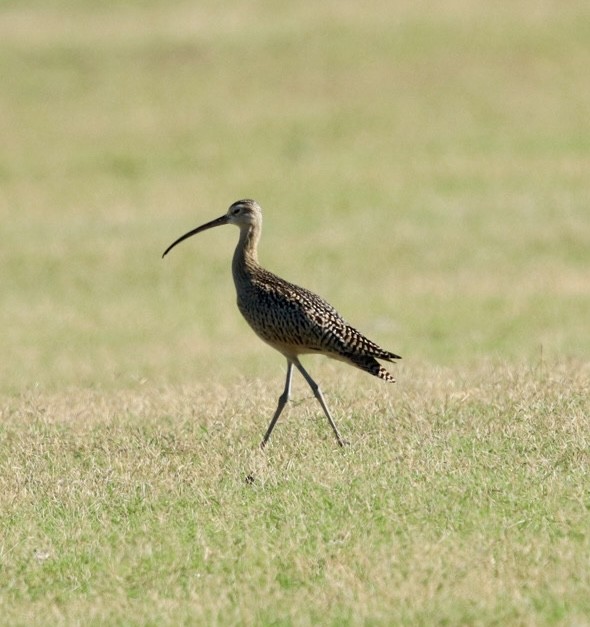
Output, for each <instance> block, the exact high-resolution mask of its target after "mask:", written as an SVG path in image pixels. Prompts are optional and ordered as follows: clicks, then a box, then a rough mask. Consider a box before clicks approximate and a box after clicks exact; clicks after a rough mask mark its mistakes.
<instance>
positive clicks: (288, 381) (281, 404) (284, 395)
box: [260, 360, 293, 448]
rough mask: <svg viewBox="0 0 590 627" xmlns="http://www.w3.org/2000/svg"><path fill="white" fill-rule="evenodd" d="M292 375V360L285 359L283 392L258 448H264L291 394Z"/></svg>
mask: <svg viewBox="0 0 590 627" xmlns="http://www.w3.org/2000/svg"><path fill="white" fill-rule="evenodd" d="M292 376H293V362H292V361H290V360H287V379H286V380H285V389H284V390H283V393H282V394H281V395H280V396H279V404H278V405H277V410H276V411H275V415H274V416H273V417H272V420H271V421H270V424H269V425H268V429H267V430H266V433H265V434H264V437H263V438H262V442H261V443H260V448H264V447H265V446H266V443H267V442H268V438H270V434H271V433H272V430H273V429H274V426H275V424H276V423H277V420H278V419H279V416H280V415H281V412H282V411H283V409H284V407H285V405H286V404H287V401H288V400H289V396H290V395H291V377H292Z"/></svg>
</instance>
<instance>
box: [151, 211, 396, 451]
mask: <svg viewBox="0 0 590 627" xmlns="http://www.w3.org/2000/svg"><path fill="white" fill-rule="evenodd" d="M225 224H234V225H236V226H237V227H238V228H239V229H240V236H239V240H238V244H237V246H236V249H235V251H234V255H233V260H232V275H233V280H234V284H235V288H236V292H237V305H238V309H239V310H240V312H241V314H242V316H243V317H244V318H245V320H246V322H247V323H248V324H249V325H250V327H252V329H253V331H254V332H255V333H256V335H258V337H259V338H260V339H262V340H263V341H264V342H266V343H267V344H269V345H270V346H271V347H272V348H274V349H276V350H277V351H278V352H279V353H281V354H282V355H283V356H284V357H285V358H286V360H287V376H286V380H285V387H284V389H283V392H282V394H281V395H280V397H279V400H278V404H277V408H276V410H275V413H274V415H273V417H272V419H271V421H270V424H269V426H268V428H267V430H266V433H265V434H264V437H263V439H262V442H261V443H260V447H261V448H262V449H264V448H265V447H266V445H267V443H268V440H269V438H270V435H271V433H272V431H273V429H274V427H275V425H276V423H277V420H278V419H279V416H280V415H281V412H282V411H283V409H284V407H285V405H286V404H287V402H288V401H289V398H290V396H291V380H292V375H293V367H295V368H297V370H298V371H299V372H300V373H301V375H302V376H303V378H304V379H305V381H306V382H307V384H308V385H309V387H310V388H311V390H312V392H313V394H314V396H315V398H316V399H317V400H318V402H319V404H320V405H321V407H322V410H323V412H324V414H325V415H326V417H327V419H328V422H329V423H330V426H331V427H332V431H333V432H334V435H335V436H336V441H337V442H338V444H339V445H340V446H344V445H345V444H346V443H347V442H346V441H345V440H344V439H343V438H342V436H341V435H340V432H339V431H338V428H337V427H336V423H335V422H334V419H333V418H332V414H331V413H330V410H329V409H328V406H327V404H326V401H325V399H324V395H323V394H322V391H321V389H320V387H319V385H318V384H317V383H316V382H315V381H314V380H313V379H312V377H311V376H310V375H309V373H308V372H307V370H306V369H305V368H304V367H303V365H302V364H301V361H300V360H299V356H300V355H303V354H310V353H315V354H321V355H325V356H327V357H331V358H332V359H337V360H340V361H343V362H345V363H348V364H350V365H352V366H355V367H356V368H360V369H361V370H364V371H365V372H368V373H369V374H372V375H374V376H376V377H379V378H380V379H382V380H383V381H386V382H389V383H393V382H395V379H394V378H393V376H392V375H391V374H390V373H389V372H388V371H387V370H385V368H384V367H383V366H382V365H381V364H380V363H379V361H377V360H382V361H386V362H392V363H395V360H397V359H401V357H400V356H399V355H396V354H395V353H392V352H389V351H387V350H385V349H383V348H381V347H380V346H379V345H378V344H376V343H375V342H372V341H371V340H369V339H368V338H367V337H365V336H364V335H363V334H362V333H360V332H359V331H357V330H356V329H355V328H354V327H352V326H351V325H349V324H348V323H347V322H345V321H344V319H343V318H342V317H341V316H340V314H339V313H338V312H337V311H336V309H334V307H332V305H330V304H329V303H328V302H326V301H325V300H324V299H323V298H321V297H320V296H318V295H317V294H314V293H313V292H311V291H309V290H307V289H305V288H303V287H299V286H298V285H295V284H294V283H290V282H288V281H285V280H284V279H282V278H280V277H278V276H277V275H276V274H273V273H272V272H269V271H268V270H266V269H265V268H263V267H262V266H261V265H260V264H259V263H258V243H259V241H260V235H261V232H262V209H261V207H260V205H259V204H258V203H257V202H256V201H255V200H251V199H243V200H237V201H236V202H234V203H232V204H231V205H230V206H229V208H228V210H227V212H226V213H225V214H223V215H222V216H220V217H219V218H216V219H215V220H211V221H210V222H207V223H206V224H203V225H201V226H199V227H197V228H194V229H192V230H191V231H188V233H185V234H184V235H182V236H181V237H179V238H178V239H176V240H175V241H174V242H172V244H170V246H168V248H166V250H165V251H164V254H163V255H162V258H164V257H165V256H166V255H167V254H168V253H169V252H170V251H171V250H172V249H173V248H174V247H175V246H177V245H178V244H180V243H181V242H183V241H184V240H186V239H188V238H189V237H192V236H193V235H197V233H202V232H203V231H206V230H208V229H212V228H215V227H218V226H223V225H225Z"/></svg>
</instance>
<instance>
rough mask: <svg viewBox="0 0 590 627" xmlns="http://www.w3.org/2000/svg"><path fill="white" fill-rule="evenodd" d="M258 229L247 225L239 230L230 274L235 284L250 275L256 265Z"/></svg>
mask: <svg viewBox="0 0 590 627" xmlns="http://www.w3.org/2000/svg"><path fill="white" fill-rule="evenodd" d="M259 239H260V228H259V227H255V226H252V225H249V226H247V227H244V228H242V229H241V230H240V239H239V241H238V245H237V246H236V250H235V251H234V258H233V261H232V273H233V275H234V281H235V282H236V284H237V283H238V280H239V279H240V278H242V279H243V278H246V277H248V276H250V275H251V274H252V272H253V271H254V270H256V268H258V267H259V265H258V251H257V249H258V240H259Z"/></svg>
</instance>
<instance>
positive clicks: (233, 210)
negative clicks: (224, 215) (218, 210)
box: [231, 207, 240, 216]
mask: <svg viewBox="0 0 590 627" xmlns="http://www.w3.org/2000/svg"><path fill="white" fill-rule="evenodd" d="M238 213H240V208H239V207H234V208H233V209H232V212H231V214H232V216H237V215H238Z"/></svg>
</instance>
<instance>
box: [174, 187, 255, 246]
mask: <svg viewBox="0 0 590 627" xmlns="http://www.w3.org/2000/svg"><path fill="white" fill-rule="evenodd" d="M223 224H235V225H236V226H239V227H240V229H247V228H248V227H257V228H258V229H260V227H261V226H262V209H261V208H260V205H259V204H258V203H257V202H256V201H255V200H250V199H248V198H246V199H244V200H236V202H234V203H232V204H231V205H230V206H229V209H228V210H227V212H226V213H225V214H224V215H222V216H220V217H219V218H216V219H215V220H211V222H207V223H206V224H203V225H201V226H198V227H197V228H196V229H193V230H192V231H189V232H188V233H185V234H184V235H182V236H181V237H179V238H178V239H177V240H175V241H174V242H172V244H170V246H168V248H167V249H166V250H165V251H164V254H163V255H162V257H165V256H166V255H167V254H168V253H169V252H170V251H171V250H172V249H173V248H174V247H175V246H176V244H180V242H183V241H184V240H185V239H188V238H189V237H192V236H193V235H196V234H197V233H202V232H203V231H206V230H207V229H212V228H213V227H216V226H222V225H223Z"/></svg>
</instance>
